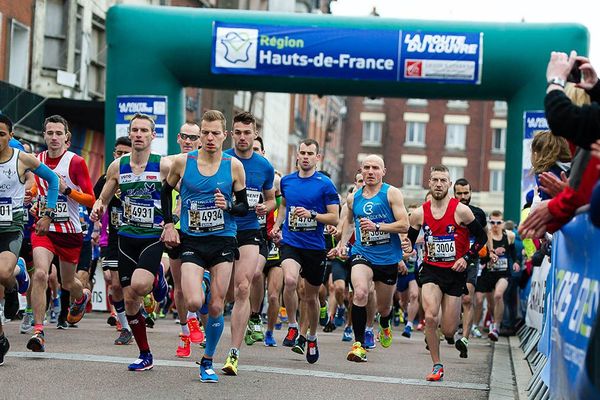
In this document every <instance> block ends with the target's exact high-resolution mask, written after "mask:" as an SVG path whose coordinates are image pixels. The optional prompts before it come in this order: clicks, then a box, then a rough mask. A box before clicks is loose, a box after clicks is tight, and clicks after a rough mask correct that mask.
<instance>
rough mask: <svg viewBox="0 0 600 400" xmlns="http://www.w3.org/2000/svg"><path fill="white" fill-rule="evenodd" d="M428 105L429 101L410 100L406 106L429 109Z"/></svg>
mask: <svg viewBox="0 0 600 400" xmlns="http://www.w3.org/2000/svg"><path fill="white" fill-rule="evenodd" d="M427 104H428V102H427V99H408V100H407V101H406V105H407V106H411V107H427Z"/></svg>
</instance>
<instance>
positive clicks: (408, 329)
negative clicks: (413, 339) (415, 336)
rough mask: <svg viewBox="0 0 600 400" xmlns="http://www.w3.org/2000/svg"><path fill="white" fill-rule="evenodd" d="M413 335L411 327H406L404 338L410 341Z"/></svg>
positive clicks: (403, 333)
mask: <svg viewBox="0 0 600 400" xmlns="http://www.w3.org/2000/svg"><path fill="white" fill-rule="evenodd" d="M411 334H412V327H411V326H409V325H406V326H405V327H404V332H402V336H404V337H405V338H409V339H410V335H411Z"/></svg>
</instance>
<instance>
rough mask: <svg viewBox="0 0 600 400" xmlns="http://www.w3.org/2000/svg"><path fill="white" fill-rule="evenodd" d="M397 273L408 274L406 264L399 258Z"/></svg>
mask: <svg viewBox="0 0 600 400" xmlns="http://www.w3.org/2000/svg"><path fill="white" fill-rule="evenodd" d="M398 273H399V274H400V275H408V268H407V267H406V264H405V263H404V261H403V260H400V262H399V263H398Z"/></svg>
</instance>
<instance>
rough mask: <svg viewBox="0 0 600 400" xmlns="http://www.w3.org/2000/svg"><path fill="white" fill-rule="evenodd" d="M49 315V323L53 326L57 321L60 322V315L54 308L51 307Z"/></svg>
mask: <svg viewBox="0 0 600 400" xmlns="http://www.w3.org/2000/svg"><path fill="white" fill-rule="evenodd" d="M49 311H50V312H49V314H50V318H48V319H49V321H50V323H51V324H55V323H56V321H58V314H57V313H56V312H55V311H54V307H52V306H50V310H49Z"/></svg>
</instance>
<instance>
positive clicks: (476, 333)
mask: <svg viewBox="0 0 600 400" xmlns="http://www.w3.org/2000/svg"><path fill="white" fill-rule="evenodd" d="M471 336H473V337H475V338H477V339H481V337H482V336H483V335H482V334H481V331H480V330H479V327H478V326H475V325H473V326H472V327H471Z"/></svg>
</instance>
